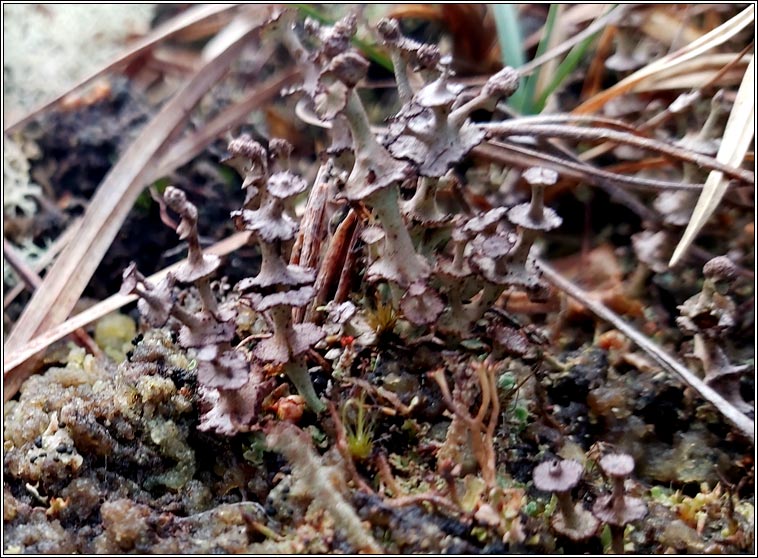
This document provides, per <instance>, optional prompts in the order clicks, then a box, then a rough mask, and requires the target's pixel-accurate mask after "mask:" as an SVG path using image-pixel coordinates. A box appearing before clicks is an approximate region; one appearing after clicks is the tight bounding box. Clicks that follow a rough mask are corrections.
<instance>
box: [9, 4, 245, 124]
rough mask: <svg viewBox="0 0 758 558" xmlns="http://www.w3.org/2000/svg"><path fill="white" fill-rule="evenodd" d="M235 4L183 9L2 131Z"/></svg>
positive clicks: (33, 115) (30, 117) (35, 115)
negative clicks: (182, 11)
mask: <svg viewBox="0 0 758 558" xmlns="http://www.w3.org/2000/svg"><path fill="white" fill-rule="evenodd" d="M235 7H236V4H212V5H201V6H194V7H192V8H190V9H189V10H187V11H186V12H184V13H182V14H180V15H178V16H176V17H174V18H172V19H170V20H169V21H167V22H165V23H164V24H162V25H159V26H158V27H156V28H155V29H153V30H152V31H151V32H150V33H148V34H147V35H145V36H144V37H143V38H142V39H140V40H139V41H137V42H136V43H135V44H134V45H132V46H131V47H130V48H129V49H127V50H126V51H125V52H123V53H121V54H119V55H118V56H117V57H116V58H114V59H113V60H111V61H110V62H109V63H108V64H106V65H105V66H103V67H102V68H100V69H98V70H97V71H95V72H93V73H91V74H89V75H88V76H86V77H84V78H82V79H81V80H79V81H78V82H77V83H76V84H74V85H73V87H70V88H69V89H68V90H67V91H65V92H64V93H61V94H60V95H58V96H57V97H55V98H53V99H52V100H50V101H48V102H46V103H44V104H43V105H40V106H39V107H37V108H36V109H34V110H32V111H31V112H30V113H29V114H27V115H26V116H24V117H23V118H21V119H20V120H16V121H15V122H11V123H10V124H7V125H6V127H5V130H4V131H5V133H6V134H8V133H11V132H14V131H16V130H18V129H19V128H21V127H22V126H24V125H25V124H27V123H28V122H29V121H30V120H33V119H34V118H36V117H37V115H39V114H40V113H41V112H44V111H46V110H47V109H49V108H50V107H52V106H55V105H56V104H58V103H59V102H60V101H61V100H62V99H64V98H65V97H66V96H68V95H70V94H71V93H72V92H73V91H76V90H77V89H79V88H80V87H83V86H85V85H87V84H88V83H90V82H91V81H93V80H95V79H97V78H98V77H99V76H101V75H103V74H104V73H106V72H109V71H111V70H113V69H114V68H117V67H118V66H120V65H122V64H125V63H127V62H129V61H130V60H133V59H135V58H137V57H138V56H140V55H141V54H143V53H145V52H147V51H148V50H150V49H151V48H153V47H154V46H155V45H156V44H158V43H159V42H161V41H163V40H165V39H167V38H169V37H171V36H172V35H175V34H177V33H179V32H181V31H183V30H184V29H186V28H187V27H190V26H192V25H194V24H197V23H199V22H201V21H205V20H207V19H209V18H211V17H214V16H217V15H219V14H222V13H223V12H226V11H228V10H231V9H233V8H235Z"/></svg>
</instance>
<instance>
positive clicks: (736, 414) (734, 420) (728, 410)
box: [538, 261, 755, 443]
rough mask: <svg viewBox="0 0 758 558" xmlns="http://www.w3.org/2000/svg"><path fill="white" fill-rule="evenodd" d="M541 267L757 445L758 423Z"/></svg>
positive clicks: (541, 263)
mask: <svg viewBox="0 0 758 558" xmlns="http://www.w3.org/2000/svg"><path fill="white" fill-rule="evenodd" d="M538 265H539V268H540V269H541V270H542V272H543V274H544V277H545V278H546V279H547V280H548V281H550V282H551V283H552V284H553V285H555V286H556V287H557V288H559V289H560V290H562V291H563V292H564V293H566V294H567V295H568V296H570V297H571V298H573V299H574V300H576V301H577V302H579V303H580V304H582V305H583V306H584V307H586V308H587V309H588V310H590V311H591V312H593V313H594V314H595V315H597V316H598V317H599V318H602V319H603V320H605V321H607V322H609V323H610V324H611V325H612V326H613V327H614V328H616V329H617V330H619V331H620V332H621V333H623V334H624V335H626V336H627V337H628V338H629V339H630V340H631V341H633V342H634V343H636V344H637V346H638V347H640V348H641V349H642V350H644V351H645V352H646V353H647V354H648V355H650V356H651V357H652V358H653V359H654V360H655V361H656V362H657V363H658V364H659V365H660V366H661V367H662V368H663V369H665V370H667V371H668V372H670V373H672V374H674V375H675V376H678V377H679V379H680V380H682V381H683V382H684V383H685V384H687V385H688V386H689V387H691V388H692V389H694V390H695V391H696V392H697V393H699V394H700V396H701V397H702V398H703V399H705V400H706V401H708V402H709V403H711V404H712V405H713V406H714V407H716V409H717V410H718V411H719V412H720V413H721V414H722V415H724V417H725V418H726V419H727V420H728V421H729V422H730V423H731V424H732V425H734V426H735V427H736V428H737V429H738V430H739V431H740V432H741V433H742V434H743V435H744V436H745V437H746V438H748V439H749V440H750V441H751V442H753V443H754V442H755V423H754V422H753V421H752V420H750V419H749V418H748V417H746V416H745V415H744V414H742V413H741V412H740V411H739V410H737V409H736V408H735V407H734V405H732V404H731V403H729V402H728V401H727V400H726V399H724V398H723V397H721V395H719V394H718V393H717V392H716V391H714V390H713V389H712V388H711V387H709V386H708V385H706V384H705V382H703V380H701V379H700V378H698V377H697V376H696V375H695V374H694V373H693V372H690V371H689V370H688V369H687V368H686V367H685V366H684V365H682V364H681V363H680V362H679V361H677V360H676V359H675V358H674V357H672V356H671V355H669V354H668V353H667V352H666V351H664V350H663V349H662V348H661V347H659V346H658V345H656V344H655V343H653V342H652V341H651V340H650V339H648V338H647V337H646V336H645V335H644V334H642V333H640V332H639V331H638V330H637V329H635V328H634V327H633V326H632V325H631V324H629V323H627V322H626V321H624V320H623V319H622V318H621V316H619V315H618V314H616V313H615V312H613V311H612V310H611V309H610V308H608V307H607V306H605V305H604V304H602V303H601V302H598V301H596V300H593V299H592V298H590V296H589V295H588V294H587V293H586V292H585V291H584V290H582V289H580V288H579V287H577V286H576V285H575V284H574V283H572V282H571V281H569V280H568V279H566V278H565V277H563V276H562V275H561V274H560V273H558V272H557V271H556V270H555V269H554V268H553V267H552V266H551V265H550V264H548V263H546V262H544V261H538Z"/></svg>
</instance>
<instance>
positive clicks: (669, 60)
mask: <svg viewBox="0 0 758 558" xmlns="http://www.w3.org/2000/svg"><path fill="white" fill-rule="evenodd" d="M754 19H755V6H749V7H748V8H746V9H745V10H743V11H742V12H740V13H739V14H737V15H736V16H734V17H733V18H732V19H730V20H729V21H726V22H724V23H723V24H722V25H719V26H718V27H716V28H715V29H713V30H712V31H709V32H708V33H706V34H705V35H703V36H702V37H700V38H699V39H697V40H695V41H692V42H691V43H689V44H688V45H687V46H685V47H683V48H681V49H679V50H677V51H676V52H673V53H671V54H669V55H667V56H664V57H663V58H659V59H658V60H656V61H655V62H651V63H650V64H648V65H647V66H645V67H644V68H641V69H639V70H637V71H636V72H634V73H633V74H632V75H630V76H629V77H627V78H625V79H623V80H621V81H620V82H618V83H617V84H616V85H614V86H613V87H610V88H608V89H605V90H603V91H601V92H600V93H598V94H597V95H595V96H594V97H592V98H591V99H587V100H586V101H585V102H584V103H582V104H581V105H579V106H578V107H577V108H575V109H574V110H573V111H572V113H573V114H586V113H588V112H595V111H597V110H599V109H600V108H601V107H602V106H603V105H605V104H606V103H607V102H608V101H610V100H611V99H613V98H615V97H618V96H619V95H622V94H624V93H627V92H629V91H632V90H634V89H635V88H636V87H638V86H639V85H640V84H641V83H643V82H644V81H645V80H653V79H655V78H656V77H659V76H661V77H668V76H669V75H670V73H671V72H672V71H673V70H674V69H676V68H677V67H678V66H679V65H680V64H683V63H685V62H687V61H688V60H692V59H693V58H696V57H697V56H700V55H701V54H703V53H704V52H707V51H709V50H710V49H712V48H715V47H717V46H718V45H721V44H723V43H725V42H726V41H728V40H729V39H731V38H732V37H733V36H735V35H736V34H737V33H739V32H740V31H742V29H744V28H745V27H747V26H748V25H750V24H751V23H752V22H753V20H754Z"/></svg>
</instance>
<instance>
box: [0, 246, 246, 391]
mask: <svg viewBox="0 0 758 558" xmlns="http://www.w3.org/2000/svg"><path fill="white" fill-rule="evenodd" d="M249 238H250V233H248V232H241V233H235V234H233V235H231V236H229V237H227V238H225V239H224V240H221V241H219V242H217V243H216V244H214V245H213V246H211V247H209V248H208V249H207V250H205V252H207V253H209V254H217V255H219V256H224V255H226V254H229V253H230V252H233V251H234V250H237V249H238V248H240V247H241V246H244V245H245V244H247V242H248V240H249ZM184 261H185V260H182V261H180V262H177V263H175V264H173V265H171V266H169V267H167V268H165V269H162V270H161V271H158V272H157V273H154V274H153V275H151V276H150V277H149V278H148V279H149V280H150V281H152V282H153V283H157V282H158V281H160V280H161V279H163V278H164V277H165V276H166V274H167V273H168V272H169V271H172V270H174V269H176V268H178V267H179V266H180V265H182V264H183V263H184ZM136 299H137V297H136V296H135V295H120V294H114V295H112V296H110V297H108V298H106V299H105V300H102V301H100V302H98V303H97V304H95V305H94V306H92V307H90V308H88V309H87V310H85V311H84V312H81V313H79V314H77V315H76V316H73V317H72V318H70V319H68V320H66V321H65V322H63V323H62V324H60V325H58V326H56V327H54V328H52V329H49V330H47V331H46V332H45V333H43V334H42V335H39V336H37V337H35V338H34V339H32V340H31V341H29V342H28V343H26V344H25V345H24V346H23V347H21V348H19V349H18V350H16V351H13V352H12V353H9V354H6V355H5V357H4V359H3V395H4V397H5V400H6V401H7V400H8V399H10V398H11V397H13V396H14V395H15V394H16V392H17V391H18V388H19V387H20V386H21V384H22V383H23V382H24V380H26V378H27V377H28V376H29V375H30V371H27V370H23V369H22V368H21V365H22V364H24V363H25V362H26V361H28V360H29V359H30V358H32V357H33V356H34V355H36V354H37V353H39V352H40V351H43V350H45V349H46V348H47V347H49V346H50V345H51V344H52V343H55V342H56V341H59V340H60V339H63V338H64V337H66V336H67V335H69V334H71V333H73V332H74V331H76V330H77V329H80V328H83V327H85V326H87V325H89V324H91V323H92V322H94V321H95V320H99V319H100V318H102V317H103V316H105V315H107V314H110V313H111V312H114V311H116V310H118V309H119V308H121V307H122V306H125V305H126V304H129V303H130V302H133V301H134V300H136ZM19 371H21V372H20V373H19Z"/></svg>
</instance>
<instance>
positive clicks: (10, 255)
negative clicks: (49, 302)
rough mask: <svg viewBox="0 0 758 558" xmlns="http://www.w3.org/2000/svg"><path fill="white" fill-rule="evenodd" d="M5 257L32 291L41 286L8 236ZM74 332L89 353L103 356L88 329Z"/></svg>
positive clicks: (38, 279) (4, 247) (35, 274)
mask: <svg viewBox="0 0 758 558" xmlns="http://www.w3.org/2000/svg"><path fill="white" fill-rule="evenodd" d="M3 257H4V258H5V259H6V260H7V262H8V264H9V265H10V266H11V267H12V268H13V271H15V272H16V274H17V275H18V276H19V277H20V278H21V281H22V282H23V284H24V285H26V287H27V288H28V289H29V290H30V291H32V292H34V291H35V290H36V289H38V288H39V286H40V285H41V284H42V279H40V276H39V275H37V273H36V272H35V271H34V270H33V269H32V268H31V267H30V266H29V264H27V263H26V262H25V261H24V259H23V258H22V257H21V255H20V254H19V253H18V252H17V251H16V249H15V248H14V247H13V245H12V244H11V243H10V242H8V239H7V238H4V239H3ZM73 334H74V337H76V340H77V341H78V343H79V345H81V346H82V347H84V348H85V349H86V350H87V352H88V353H90V354H92V355H95V356H102V354H103V353H102V352H101V351H100V347H98V346H97V343H95V340H94V339H92V337H90V336H89V334H88V333H87V332H86V331H84V330H83V329H81V328H79V329H77V330H76V331H74V332H73Z"/></svg>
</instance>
